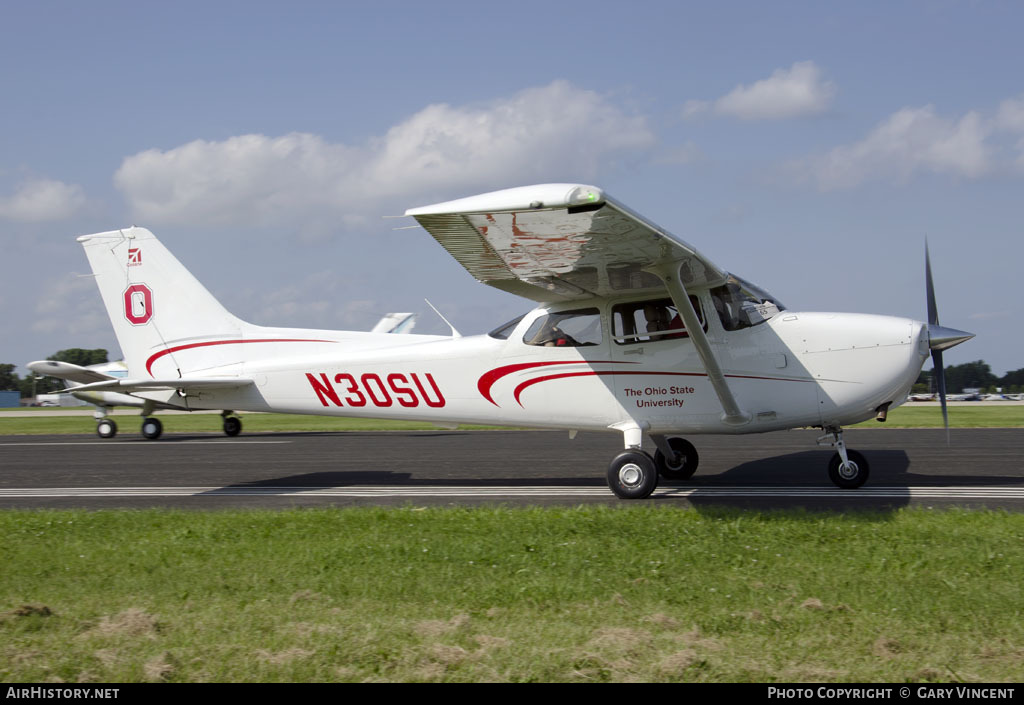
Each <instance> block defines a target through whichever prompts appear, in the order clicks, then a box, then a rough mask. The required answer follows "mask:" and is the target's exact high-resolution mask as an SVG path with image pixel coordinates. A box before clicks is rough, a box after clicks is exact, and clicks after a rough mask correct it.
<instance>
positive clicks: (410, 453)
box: [0, 429, 1024, 511]
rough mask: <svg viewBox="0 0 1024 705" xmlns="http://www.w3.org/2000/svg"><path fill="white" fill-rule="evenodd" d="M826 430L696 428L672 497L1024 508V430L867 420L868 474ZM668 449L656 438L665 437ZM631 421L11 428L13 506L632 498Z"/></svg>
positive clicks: (2, 475)
mask: <svg viewBox="0 0 1024 705" xmlns="http://www.w3.org/2000/svg"><path fill="white" fill-rule="evenodd" d="M819 435H820V433H819V432H818V431H810V430H801V431H783V432H778V433H769V434H760V435H751V436H731V437H727V436H691V437H690V440H691V441H692V442H693V443H694V444H695V445H696V446H697V450H698V452H699V454H700V458H701V460H700V467H699V469H698V470H697V474H696V475H695V476H694V477H693V478H692V479H691V480H689V481H687V482H686V483H675V484H671V483H667V482H662V483H661V484H660V485H659V487H658V489H657V490H656V491H655V493H654V494H653V495H652V496H651V497H650V498H649V499H647V500H643V501H647V502H654V503H656V504H658V505H659V506H671V507H686V506H696V507H702V506H722V505H728V506H742V507H750V508H765V509H767V508H783V507H806V508H810V509H823V510H828V511H852V510H863V509H872V510H882V511H891V510H893V509H896V508H899V507H903V506H911V505H916V506H935V507H940V506H941V507H948V506H955V505H961V506H970V507H993V508H996V507H998V508H1004V509H1007V510H1010V511H1021V510H1024V461H1022V460H1021V452H1022V450H1024V430H1021V429H955V430H953V431H952V444H951V446H950V447H947V446H946V437H945V432H944V431H943V430H936V429H922V430H900V429H877V430H876V429H871V430H866V429H864V430H862V429H854V430H850V431H847V432H846V441H847V445H848V446H849V447H850V448H853V449H856V450H859V451H861V452H862V453H864V455H865V456H866V457H867V459H868V462H869V463H870V465H871V477H870V479H869V480H868V483H867V484H866V485H865V486H864V487H862V488H860V489H858V490H840V489H838V488H836V487H835V486H834V485H832V483H831V482H830V481H829V480H828V475H827V469H826V468H827V463H828V459H829V457H830V456H831V454H832V453H833V452H834V451H833V450H831V449H830V448H827V447H824V448H819V447H817V446H816V445H815V439H816V438H817V437H818V436H819ZM651 450H653V449H651ZM620 451H621V436H620V435H619V434H612V433H608V434H600V433H580V434H579V435H578V436H577V437H576V439H575V440H570V439H569V438H568V434H567V433H565V432H563V431H408V432H346V433H261V434H249V435H245V434H243V435H241V436H239V437H237V438H227V437H225V436H223V435H214V434H169V435H165V436H164V437H163V438H161V439H160V440H158V441H147V440H144V439H143V438H141V437H140V436H136V435H133V434H129V433H124V434H121V435H118V436H117V437H116V438H114V439H109V440H101V439H99V438H97V437H96V436H84V435H83V436H3V437H0V507H2V508H39V507H51V508H57V507H60V508H66V507H84V508H90V509H100V508H112V507H174V508H188V509H218V508H243V507H252V508H256V507H261V508H263V507H279V508H280V507H293V506H325V505H337V506H356V505H391V506H402V505H408V504H413V505H473V504H481V503H488V504H507V505H528V504H530V505H537V504H543V505H552V504H554V505H575V504H581V503H593V502H602V503H607V504H613V505H625V504H633V503H634V502H624V501H622V500H619V499H617V498H616V497H615V496H614V495H613V494H612V493H611V491H610V490H609V489H608V487H607V485H606V482H605V477H604V476H605V471H606V469H607V465H608V462H609V461H610V460H611V458H612V457H614V456H615V455H616V454H617V453H618V452H620Z"/></svg>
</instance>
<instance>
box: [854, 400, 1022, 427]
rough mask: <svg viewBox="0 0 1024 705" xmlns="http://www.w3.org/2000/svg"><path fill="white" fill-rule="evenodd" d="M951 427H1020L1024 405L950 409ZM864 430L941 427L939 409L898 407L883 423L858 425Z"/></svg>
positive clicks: (935, 407)
mask: <svg viewBox="0 0 1024 705" xmlns="http://www.w3.org/2000/svg"><path fill="white" fill-rule="evenodd" d="M947 411H948V413H949V425H950V428H1021V427H1024V405H1018V404H1013V405H1007V406H997V405H992V406H988V405H986V406H980V405H979V406H959V405H958V406H950V407H948V408H947ZM857 426H858V427H863V428H942V408H941V407H938V406H907V405H904V406H900V407H897V408H895V409H893V410H892V411H890V412H889V418H888V419H886V421H885V423H878V422H877V421H875V420H874V419H871V420H869V421H865V422H864V423H861V424H857Z"/></svg>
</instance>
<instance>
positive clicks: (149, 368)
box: [146, 338, 337, 377]
mask: <svg viewBox="0 0 1024 705" xmlns="http://www.w3.org/2000/svg"><path fill="white" fill-rule="evenodd" d="M334 342H337V341H334V340H306V339H304V338H262V339H256V338H250V339H249V340H212V341H209V342H206V343H189V344H188V345H177V346H175V347H173V348H167V349H165V350H161V351H160V352H157V353H153V354H152V355H150V356H149V359H148V360H146V372H147V373H149V376H150V377H152V376H153V363H154V362H156V361H157V360H159V359H160V358H161V357H163V356H164V355H170V354H171V353H176V352H178V351H179V350H189V349H190V348H207V347H210V346H211V345H242V344H245V343H334Z"/></svg>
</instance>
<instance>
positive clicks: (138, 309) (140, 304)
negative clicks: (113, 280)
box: [124, 284, 153, 326]
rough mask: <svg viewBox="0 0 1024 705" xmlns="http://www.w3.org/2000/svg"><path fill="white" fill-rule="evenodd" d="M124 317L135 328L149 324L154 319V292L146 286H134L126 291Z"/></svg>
mask: <svg viewBox="0 0 1024 705" xmlns="http://www.w3.org/2000/svg"><path fill="white" fill-rule="evenodd" d="M124 317H125V318H127V319H128V322H129V323H131V324H132V325H133V326H141V325H143V324H145V323H149V319H150V318H152V317H153V292H152V291H150V288H149V287H148V286H146V285H145V284H132V285H131V286H130V287H128V288H127V289H125V290H124Z"/></svg>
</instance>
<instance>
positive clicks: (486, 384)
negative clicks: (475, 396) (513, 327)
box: [476, 360, 636, 406]
mask: <svg viewBox="0 0 1024 705" xmlns="http://www.w3.org/2000/svg"><path fill="white" fill-rule="evenodd" d="M589 364H601V365H612V364H617V365H635V364H636V363H635V362H618V361H614V360H609V361H607V362H591V361H588V360H555V361H549V362H522V363H519V364H516V365H505V366H504V367H495V368H494V369H493V370H490V371H489V372H485V373H484V374H482V375H480V379H479V381H477V383H476V388H477V389H478V390H479V391H480V394H481V396H483V398H484V399H486V400H487V401H489V402H491V403H492V404H494V405H495V406H499V404H498V402H496V401H494V399H493V398H492V397H491V387H493V386H494V384H495V382H497V381H498V380H499V379H501V378H502V377H505V376H506V375H510V374H512V373H513V372H519V371H520V370H528V369H530V368H533V367H547V366H548V365H589Z"/></svg>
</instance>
